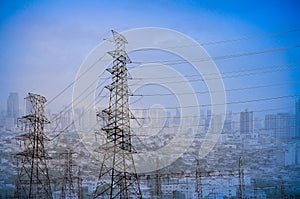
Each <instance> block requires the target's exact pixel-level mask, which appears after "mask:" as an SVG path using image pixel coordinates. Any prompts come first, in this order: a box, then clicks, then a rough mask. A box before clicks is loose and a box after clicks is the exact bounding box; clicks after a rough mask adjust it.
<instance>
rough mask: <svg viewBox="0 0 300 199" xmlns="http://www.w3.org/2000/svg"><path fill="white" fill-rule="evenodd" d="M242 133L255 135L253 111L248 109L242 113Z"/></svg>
mask: <svg viewBox="0 0 300 199" xmlns="http://www.w3.org/2000/svg"><path fill="white" fill-rule="evenodd" d="M240 132H241V134H252V133H253V111H248V110H247V109H246V110H245V111H243V112H241V113H240Z"/></svg>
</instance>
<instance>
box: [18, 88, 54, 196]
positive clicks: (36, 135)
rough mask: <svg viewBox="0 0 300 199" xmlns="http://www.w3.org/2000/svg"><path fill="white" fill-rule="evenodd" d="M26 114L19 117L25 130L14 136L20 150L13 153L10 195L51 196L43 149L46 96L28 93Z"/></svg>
mask: <svg viewBox="0 0 300 199" xmlns="http://www.w3.org/2000/svg"><path fill="white" fill-rule="evenodd" d="M25 99H26V100H27V107H26V108H27V114H28V115H25V116H23V117H22V118H20V119H19V122H21V123H22V128H23V130H25V131H27V133H25V134H23V135H20V136H17V137H16V138H17V139H18V140H20V142H23V144H24V151H22V152H20V153H17V154H16V155H17V157H18V159H19V160H20V164H21V166H20V168H19V171H18V179H17V184H16V190H15V194H14V198H29V199H31V198H51V199H52V191H51V185H50V178H49V175H48V167H47V163H46V161H47V160H48V159H49V158H50V157H49V155H48V154H47V152H46V150H45V141H47V140H48V139H47V137H46V135H45V134H44V125H45V124H49V123H50V122H49V121H48V120H47V118H46V117H45V115H44V104H45V103H46V98H45V97H43V96H41V95H37V94H33V93H28V96H27V97H26V98H25Z"/></svg>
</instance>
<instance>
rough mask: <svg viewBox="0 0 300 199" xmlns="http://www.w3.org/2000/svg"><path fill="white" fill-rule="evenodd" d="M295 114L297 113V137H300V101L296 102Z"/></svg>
mask: <svg viewBox="0 0 300 199" xmlns="http://www.w3.org/2000/svg"><path fill="white" fill-rule="evenodd" d="M295 113H296V119H295V123H296V124H295V125H296V128H295V137H300V99H298V100H297V101H296V106H295Z"/></svg>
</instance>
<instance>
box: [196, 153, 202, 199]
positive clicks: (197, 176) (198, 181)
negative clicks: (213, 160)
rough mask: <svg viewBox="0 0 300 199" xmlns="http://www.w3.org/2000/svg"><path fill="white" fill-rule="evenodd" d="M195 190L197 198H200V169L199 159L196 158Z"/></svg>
mask: <svg viewBox="0 0 300 199" xmlns="http://www.w3.org/2000/svg"><path fill="white" fill-rule="evenodd" d="M196 192H197V198H198V199H202V182H201V170H200V161H199V160H198V159H197V165H196Z"/></svg>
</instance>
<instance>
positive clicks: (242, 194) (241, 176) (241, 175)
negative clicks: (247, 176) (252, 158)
mask: <svg viewBox="0 0 300 199" xmlns="http://www.w3.org/2000/svg"><path fill="white" fill-rule="evenodd" d="M238 177H239V179H238V180H239V181H238V183H239V184H238V188H239V189H238V198H239V199H245V182H244V169H243V167H242V157H240V158H239V170H238Z"/></svg>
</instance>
